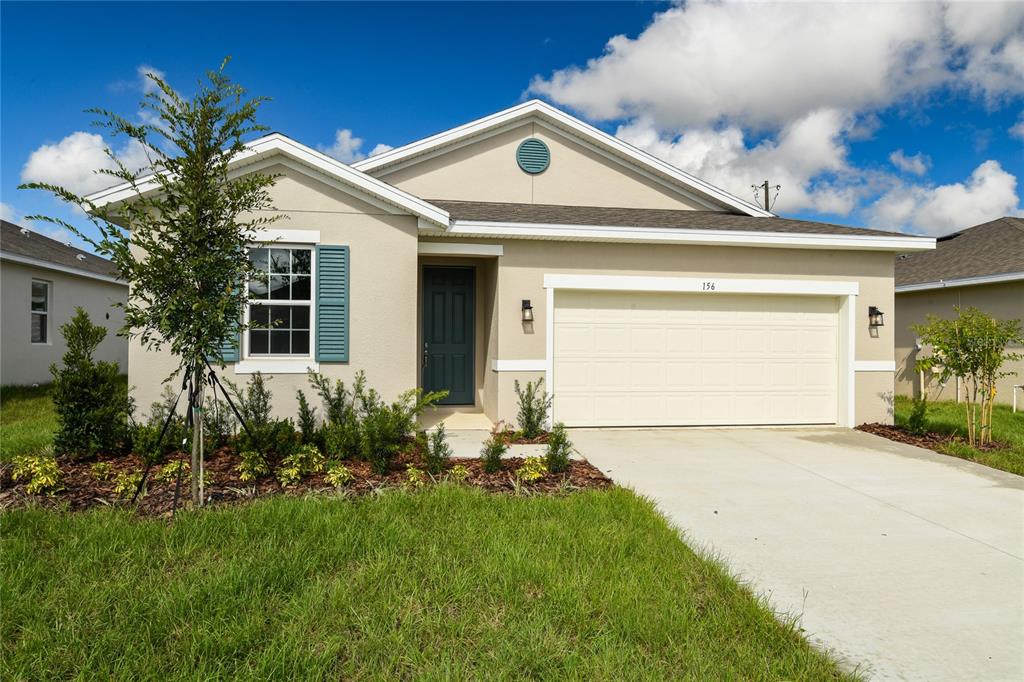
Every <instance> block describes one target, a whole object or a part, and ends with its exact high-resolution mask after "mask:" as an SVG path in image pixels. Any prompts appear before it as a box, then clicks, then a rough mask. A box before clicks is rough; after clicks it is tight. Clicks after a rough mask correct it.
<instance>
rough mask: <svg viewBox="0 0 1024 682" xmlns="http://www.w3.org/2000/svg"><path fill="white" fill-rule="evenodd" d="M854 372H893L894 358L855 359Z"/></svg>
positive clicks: (894, 367) (894, 368) (894, 369)
mask: <svg viewBox="0 0 1024 682" xmlns="http://www.w3.org/2000/svg"><path fill="white" fill-rule="evenodd" d="M853 371H854V372H895V371H896V361H895V360H855V361H854V363H853Z"/></svg>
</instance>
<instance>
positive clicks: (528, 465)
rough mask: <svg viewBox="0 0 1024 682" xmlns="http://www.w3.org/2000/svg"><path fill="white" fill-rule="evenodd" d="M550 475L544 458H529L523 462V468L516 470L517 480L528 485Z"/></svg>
mask: <svg viewBox="0 0 1024 682" xmlns="http://www.w3.org/2000/svg"><path fill="white" fill-rule="evenodd" d="M547 473H548V467H547V465H546V464H545V463H544V458H543V457H527V458H526V459H525V460H523V464H522V466H520V467H519V468H518V469H516V478H518V479H519V480H520V481H523V482H526V483H532V482H534V481H539V480H540V479H542V478H544V475H545V474H547Z"/></svg>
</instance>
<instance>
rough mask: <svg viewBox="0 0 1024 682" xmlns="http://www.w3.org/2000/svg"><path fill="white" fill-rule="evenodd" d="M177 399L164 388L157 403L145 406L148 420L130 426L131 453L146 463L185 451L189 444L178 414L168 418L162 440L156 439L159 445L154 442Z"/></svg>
mask: <svg viewBox="0 0 1024 682" xmlns="http://www.w3.org/2000/svg"><path fill="white" fill-rule="evenodd" d="M177 397H178V396H177V395H175V393H174V391H173V390H171V387H170V386H164V392H163V395H162V396H161V400H158V401H156V402H154V403H153V404H152V405H150V407H149V419H148V420H146V421H145V422H143V423H140V424H136V425H134V426H133V427H132V428H131V430H130V434H131V438H130V440H131V443H130V444H131V450H132V452H134V453H135V454H137V455H138V456H139V457H141V458H142V459H143V461H145V462H147V463H148V462H159V461H160V460H162V459H163V458H164V457H166V456H167V455H169V454H171V453H173V452H184V451H186V450H188V449H189V448H188V443H189V441H191V438H192V434H191V431H190V430H189V428H188V424H187V423H186V421H185V418H184V416H182V413H181V412H180V411H178V412H176V413H175V414H174V416H173V417H172V418H171V421H170V423H169V424H168V425H167V431H166V432H165V433H164V437H163V440H160V442H159V444H158V443H157V441H158V440H159V438H160V431H161V430H162V429H163V427H164V422H165V421H166V420H167V416H168V415H169V414H171V410H173V409H175V401H176V400H177ZM179 407H180V405H179ZM185 409H187V408H185Z"/></svg>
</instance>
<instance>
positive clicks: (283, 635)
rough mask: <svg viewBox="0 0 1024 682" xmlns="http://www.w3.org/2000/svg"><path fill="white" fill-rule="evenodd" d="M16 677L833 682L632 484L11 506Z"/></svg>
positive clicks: (4, 643)
mask: <svg viewBox="0 0 1024 682" xmlns="http://www.w3.org/2000/svg"><path fill="white" fill-rule="evenodd" d="M0 521H2V523H3V527H4V532H3V539H2V545H0V548H2V549H0V576H2V582H0V603H3V618H2V620H0V651H2V657H0V677H3V678H5V679H11V678H16V679H52V678H65V677H77V678H80V679H126V678H141V677H145V678H147V679H163V678H178V679H181V678H188V679H204V680H205V679H213V678H219V679H227V678H248V679H291V678H302V679H314V678H315V679H339V678H341V679H351V678H357V679H367V678H372V679H414V678H415V679H453V678H454V679H466V678H474V679H510V678H541V679H544V678H551V679H565V678H572V679H587V680H591V679H595V680H602V679H603V680H620V679H659V678H660V679H693V680H706V679H816V680H817V679H833V678H842V677H843V674H842V673H840V672H839V671H838V670H837V666H836V664H835V663H834V662H833V661H832V660H831V659H830V658H828V657H827V656H826V655H824V654H823V653H821V652H819V651H817V650H816V649H813V648H811V647H810V646H809V645H808V644H807V642H806V641H805V640H804V639H803V638H802V637H801V635H800V634H799V631H798V630H797V629H795V628H794V627H793V626H791V625H785V624H781V623H779V622H778V621H777V620H775V619H774V618H773V617H772V616H771V614H770V613H769V612H768V610H766V608H764V606H763V605H762V604H761V603H760V602H759V601H758V600H756V599H755V598H753V597H752V596H751V595H750V593H749V592H748V591H747V590H745V589H744V588H742V587H741V586H739V585H738V584H737V583H736V582H735V581H734V580H733V579H732V578H730V577H729V576H728V575H726V574H725V573H724V572H723V571H722V570H721V569H720V568H719V566H718V565H717V564H715V563H714V562H711V561H708V560H706V559H703V558H701V557H699V556H697V555H695V554H694V553H693V552H692V551H691V550H690V549H689V548H688V547H687V546H686V545H685V544H684V543H683V542H681V541H680V539H679V537H678V535H677V534H676V532H675V531H674V530H673V529H672V528H671V527H670V526H669V525H668V524H667V522H666V521H665V520H664V518H663V517H661V516H660V515H658V514H657V513H655V511H654V510H653V508H652V506H651V505H650V504H649V503H648V502H646V501H644V500H642V499H640V498H638V497H637V496H635V495H634V494H632V493H631V492H629V491H626V490H623V489H611V490H608V491H601V492H582V493H578V494H573V495H569V496H564V497H539V496H538V497H511V496H495V495H487V494H483V493H480V492H477V491H474V490H470V489H466V488H458V487H454V486H448V485H442V486H438V487H436V488H432V489H427V490H425V491H422V492H419V493H404V492H398V491H392V492H386V493H384V494H383V495H379V496H369V497H362V498H354V499H340V498H336V497H330V498H326V497H317V498H309V499H296V498H276V499H266V500H263V501H259V502H257V503H254V504H251V505H247V506H241V507H226V508H220V509H212V510H207V511H203V512H198V513H194V512H193V513H187V514H184V515H183V516H181V517H179V518H178V520H177V521H176V522H175V523H174V524H173V525H169V524H168V523H167V522H165V521H159V520H140V519H138V518H135V517H132V516H130V515H128V514H127V513H126V512H123V511H116V510H95V511H92V512H87V513H78V514H61V513H56V512H52V511H45V510H42V509H24V510H18V511H9V512H6V513H5V514H4V515H3V517H0Z"/></svg>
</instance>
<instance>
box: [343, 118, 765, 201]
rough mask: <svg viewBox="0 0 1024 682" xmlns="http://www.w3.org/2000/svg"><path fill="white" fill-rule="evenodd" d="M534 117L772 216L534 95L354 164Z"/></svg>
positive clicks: (402, 157)
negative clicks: (505, 107) (497, 110)
mask: <svg viewBox="0 0 1024 682" xmlns="http://www.w3.org/2000/svg"><path fill="white" fill-rule="evenodd" d="M531 117H532V118H535V119H537V120H539V121H540V122H541V123H544V124H547V125H549V126H551V127H553V128H555V129H557V130H560V131H562V132H563V133H568V134H569V135H570V136H572V137H575V138H576V139H579V140H582V141H583V142H585V143H587V144H589V145H591V146H593V147H596V148H598V149H600V150H601V151H603V152H605V153H609V154H612V155H613V156H615V157H617V158H619V159H622V160H625V161H627V162H630V163H631V164H632V165H634V166H636V167H639V168H640V169H642V170H644V171H647V172H649V173H651V174H653V175H655V176H656V177H658V178H660V179H662V180H665V181H668V182H669V183H670V184H671V185H674V186H675V187H677V188H678V189H679V190H680V191H681V192H683V193H685V194H689V195H691V196H696V197H697V198H699V199H703V200H705V201H710V202H711V203H713V204H714V205H717V206H721V207H723V208H724V209H726V210H728V211H731V212H736V213H741V214H744V215H751V216H771V215H773V214H772V213H770V212H769V211H765V210H764V209H761V208H758V207H757V206H755V205H754V204H752V203H750V202H748V201H744V200H743V199H740V198H739V197H737V196H734V195H732V194H730V193H729V192H726V191H725V190H723V189H720V188H718V187H715V186H714V185H711V184H709V183H707V182H704V181H703V180H701V179H699V178H696V177H694V176H692V175H690V174H689V173H687V172H685V171H682V170H680V169H679V168H676V167H675V166H673V165H672V164H670V163H667V162H665V161H662V160H661V159H659V158H657V157H655V156H652V155H651V154H648V153H647V152H645V151H643V150H642V149H639V148H637V147H634V146H633V145H631V144H629V143H627V142H623V141H622V140H620V139H619V138H617V137H615V136H614V135H609V134H608V133H606V132H604V131H602V130H599V129H597V128H595V127H594V126H592V125H589V124H587V123H584V122H583V121H581V120H579V119H578V118H575V117H574V116H570V115H569V114H567V113H565V112H564V111H561V110H560V109H556V108H555V107H553V106H551V105H550V104H547V103H546V102H542V101H540V100H536V99H534V100H530V101H528V102H524V103H522V104H519V105H516V106H514V107H510V108H508V109H505V110H504V111H499V112H498V113H496V114H491V115H490V116H484V117H483V118H480V119H477V120H475V121H471V122H469V123H466V124H464V125H461V126H458V127H456V128H452V129H451V130H446V131H444V132H442V133H438V134H437V135H432V136H430V137H426V138H423V139H422V140H417V141H416V142H412V143H410V144H407V145H405V146H402V147H398V148H396V149H392V150H390V151H387V152H384V153H382V154H377V155H375V156H371V157H370V158H368V159H364V160H362V161H359V162H357V163H354V164H352V167H353V168H356V169H358V170H361V171H363V172H365V173H371V174H375V175H379V174H381V173H382V172H384V171H386V170H387V169H389V168H391V167H392V166H396V165H398V164H399V163H404V162H407V161H410V160H412V159H414V158H416V157H419V156H423V155H427V154H431V153H433V152H436V151H438V150H441V149H444V148H446V147H450V146H453V145H457V144H459V143H461V142H464V141H466V140H469V139H471V138H475V137H478V136H482V135H486V134H488V133H493V132H496V131H498V130H501V129H505V128H508V127H510V126H512V125H516V124H518V123H519V122H521V121H523V120H525V119H528V118H531Z"/></svg>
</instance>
